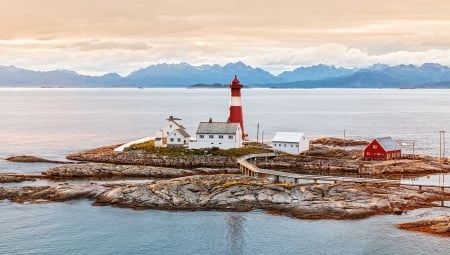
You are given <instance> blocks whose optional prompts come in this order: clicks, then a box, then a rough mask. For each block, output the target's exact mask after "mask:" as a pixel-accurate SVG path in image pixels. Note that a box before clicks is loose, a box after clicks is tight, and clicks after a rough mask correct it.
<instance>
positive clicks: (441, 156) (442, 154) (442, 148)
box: [439, 130, 445, 163]
mask: <svg viewBox="0 0 450 255" xmlns="http://www.w3.org/2000/svg"><path fill="white" fill-rule="evenodd" d="M444 158H445V131H444V130H440V131H439V160H440V162H441V163H443V162H444Z"/></svg>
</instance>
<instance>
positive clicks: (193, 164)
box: [67, 146, 238, 169]
mask: <svg viewBox="0 0 450 255" xmlns="http://www.w3.org/2000/svg"><path fill="white" fill-rule="evenodd" d="M115 147H116V146H109V147H102V148H97V149H94V150H88V151H81V152H77V153H74V154H70V155H68V156H67V159H70V160H77V161H89V162H97V163H110V164H131V165H146V166H160V167H171V168H184V169H192V168H198V167H207V168H237V167H238V164H237V163H236V158H234V157H227V156H208V155H189V156H178V157H170V156H162V155H156V154H150V153H147V152H145V151H144V150H130V151H124V152H114V148H115Z"/></svg>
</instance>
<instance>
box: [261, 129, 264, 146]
mask: <svg viewBox="0 0 450 255" xmlns="http://www.w3.org/2000/svg"><path fill="white" fill-rule="evenodd" d="M261 143H262V144H264V131H262V134H261Z"/></svg>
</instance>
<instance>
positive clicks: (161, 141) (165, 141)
mask: <svg viewBox="0 0 450 255" xmlns="http://www.w3.org/2000/svg"><path fill="white" fill-rule="evenodd" d="M166 120H167V122H166V124H164V126H163V127H161V128H160V129H159V130H158V131H156V134H155V147H171V146H182V145H185V146H187V145H188V143H189V138H190V135H189V134H188V133H187V132H186V129H185V127H184V126H183V125H182V124H181V119H179V118H174V117H173V116H169V118H167V119H166Z"/></svg>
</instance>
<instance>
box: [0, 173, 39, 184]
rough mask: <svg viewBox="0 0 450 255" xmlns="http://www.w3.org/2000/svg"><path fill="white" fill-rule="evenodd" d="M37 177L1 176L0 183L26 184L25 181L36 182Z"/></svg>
mask: <svg viewBox="0 0 450 255" xmlns="http://www.w3.org/2000/svg"><path fill="white" fill-rule="evenodd" d="M35 180H36V176H31V175H26V174H24V175H17V174H0V183H8V182H24V181H35Z"/></svg>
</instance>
